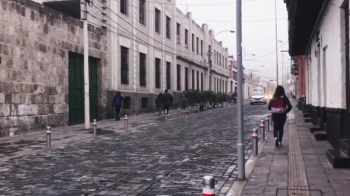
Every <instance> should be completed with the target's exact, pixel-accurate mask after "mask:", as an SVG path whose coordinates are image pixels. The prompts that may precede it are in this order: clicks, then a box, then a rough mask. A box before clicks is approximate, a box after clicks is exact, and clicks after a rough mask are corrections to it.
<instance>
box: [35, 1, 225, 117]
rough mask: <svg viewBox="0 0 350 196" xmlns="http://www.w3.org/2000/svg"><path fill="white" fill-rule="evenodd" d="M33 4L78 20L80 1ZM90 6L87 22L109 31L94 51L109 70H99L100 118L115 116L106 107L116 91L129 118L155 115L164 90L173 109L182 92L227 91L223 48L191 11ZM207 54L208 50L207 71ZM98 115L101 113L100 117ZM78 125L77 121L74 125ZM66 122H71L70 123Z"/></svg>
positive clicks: (171, 5)
mask: <svg viewBox="0 0 350 196" xmlns="http://www.w3.org/2000/svg"><path fill="white" fill-rule="evenodd" d="M34 1H37V2H38V3H40V4H41V5H45V6H47V7H50V8H53V9H55V10H57V11H59V12H64V13H65V14H67V15H68V16H73V17H74V18H77V19H79V18H80V17H81V16H80V15H81V12H80V8H81V5H80V4H79V3H80V2H79V1H76V0H68V1H62V0H34ZM101 2H103V3H105V5H103V4H101ZM92 3H93V4H90V6H88V11H89V14H88V21H89V23H90V24H91V26H95V27H97V29H98V28H102V26H104V27H107V29H105V33H106V34H107V35H108V36H103V38H100V39H102V40H103V42H100V41H99V42H98V43H99V44H102V45H103V47H105V48H107V49H106V50H103V49H104V48H103V47H99V48H98V49H99V50H103V51H100V54H102V53H103V55H104V58H102V57H99V58H100V59H103V62H110V63H109V64H104V65H105V66H106V69H107V67H108V70H106V72H104V74H102V75H101V72H99V74H100V75H101V77H103V82H105V83H106V85H105V86H104V87H103V88H98V93H99V96H104V97H105V98H106V99H103V101H104V103H105V104H104V106H103V107H104V108H105V109H103V110H101V109H98V112H99V113H100V116H101V118H102V116H103V115H106V118H113V113H114V110H113V108H112V107H109V106H110V105H111V103H112V99H113V97H114V95H115V94H116V92H117V91H121V92H122V94H123V95H124V96H125V97H126V100H125V102H124V107H123V114H128V115H133V114H134V115H135V114H140V113H147V112H152V111H154V110H155V104H154V102H155V99H156V97H157V95H158V94H159V93H160V92H163V91H164V90H165V89H169V91H170V93H172V94H173V95H174V105H173V107H177V106H179V103H180V102H181V94H182V92H183V91H184V90H189V89H196V90H212V91H215V92H228V89H229V87H228V86H229V82H228V80H229V73H230V72H229V71H228V70H229V68H228V63H227V58H228V50H227V48H224V47H223V43H222V42H219V41H217V40H215V39H214V37H215V34H214V31H213V30H209V28H208V26H207V25H206V24H203V25H202V26H200V25H198V24H196V22H195V21H194V20H193V19H192V14H191V13H187V14H184V13H182V12H181V11H180V10H179V9H178V8H177V7H176V1H175V0H171V1H169V0H163V1H159V3H158V2H156V1H142V0H120V1H106V0H101V1H92ZM65 8H69V9H65ZM102 12H103V14H102ZM62 15H64V14H62ZM68 16H67V17H68ZM72 20H76V19H72ZM91 28H92V27H91ZM92 29H94V28H92ZM80 31H81V29H79V33H80ZM91 37H93V38H91ZM94 38H95V37H94V36H90V38H89V39H90V46H91V45H92V44H95V42H94V41H93V40H91V39H94ZM106 40H107V41H106ZM74 41H77V39H74ZM79 41H82V40H79ZM105 41H106V42H105ZM79 43H80V44H81V43H82V42H79ZM208 51H212V62H213V63H212V67H211V68H210V71H209V63H208ZM95 57H96V56H95ZM106 89H108V90H106ZM104 90H106V91H104ZM103 93H105V94H104V95H101V94H103ZM98 101H99V102H100V99H98ZM99 107H102V105H101V106H99ZM106 111H107V112H106ZM102 112H105V113H104V114H103V115H102ZM68 113H69V112H68ZM69 114H70V113H69ZM71 115H72V114H71ZM101 118H99V119H101ZM78 121H79V122H80V121H81V119H80V120H76V121H75V122H78ZM68 124H75V123H70V121H69V120H68Z"/></svg>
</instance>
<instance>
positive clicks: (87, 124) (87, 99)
mask: <svg viewBox="0 0 350 196" xmlns="http://www.w3.org/2000/svg"><path fill="white" fill-rule="evenodd" d="M81 3H82V4H84V11H83V20H84V24H83V28H84V29H83V30H84V112H85V129H89V128H90V96H89V37H88V35H89V34H88V21H87V16H88V9H87V8H88V0H82V2H81Z"/></svg>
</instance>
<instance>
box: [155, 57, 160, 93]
mask: <svg viewBox="0 0 350 196" xmlns="http://www.w3.org/2000/svg"><path fill="white" fill-rule="evenodd" d="M155 72H156V73H155V74H156V78H155V79H156V88H160V59H158V58H156V65H155Z"/></svg>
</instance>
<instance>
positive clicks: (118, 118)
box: [114, 105, 121, 120]
mask: <svg viewBox="0 0 350 196" xmlns="http://www.w3.org/2000/svg"><path fill="white" fill-rule="evenodd" d="M114 108H115V119H116V120H120V110H121V106H120V105H116V106H115V107H114Z"/></svg>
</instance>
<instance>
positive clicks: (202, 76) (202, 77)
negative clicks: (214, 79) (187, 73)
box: [201, 73, 204, 92]
mask: <svg viewBox="0 0 350 196" xmlns="http://www.w3.org/2000/svg"><path fill="white" fill-rule="evenodd" d="M203 79H204V75H203V73H201V91H202V92H203V85H204V84H203Z"/></svg>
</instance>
